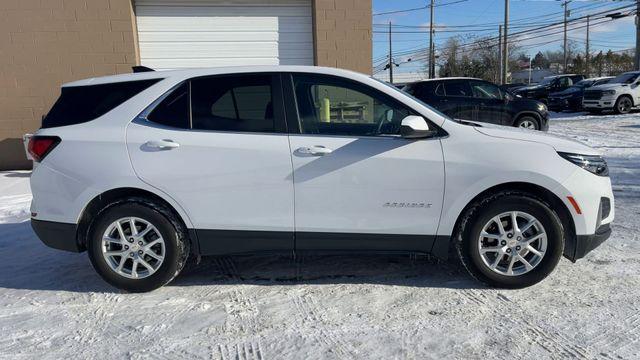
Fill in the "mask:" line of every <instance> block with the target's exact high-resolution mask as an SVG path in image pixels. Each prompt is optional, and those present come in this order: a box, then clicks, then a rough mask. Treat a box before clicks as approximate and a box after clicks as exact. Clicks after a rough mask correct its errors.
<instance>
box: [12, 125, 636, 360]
mask: <svg viewBox="0 0 640 360" xmlns="http://www.w3.org/2000/svg"><path fill="white" fill-rule="evenodd" d="M549 132H550V133H553V134H558V135H564V136H568V137H571V138H574V139H577V140H579V141H582V142H585V143H587V144H589V145H591V146H593V147H595V148H598V149H599V150H601V151H602V152H603V153H604V155H605V157H606V159H607V161H608V162H609V165H610V168H611V177H612V181H613V186H614V193H615V196H616V204H615V207H616V220H615V222H614V225H613V235H612V237H611V238H610V239H609V240H608V241H607V242H605V243H604V244H603V245H602V246H600V247H599V248H598V249H596V250H595V251H593V252H592V253H590V254H589V255H588V256H587V257H586V258H584V259H582V260H580V261H578V262H577V263H575V264H572V263H571V262H570V261H568V260H566V259H563V260H562V261H561V262H560V264H559V266H558V268H557V270H556V271H555V272H554V273H553V274H552V275H551V276H550V277H549V278H548V279H547V280H545V281H544V282H542V283H541V284H538V285H536V286H533V287H531V288H528V289H523V290H495V289H489V288H485V287H483V286H481V285H479V284H478V283H477V282H475V281H474V280H472V279H470V278H469V277H468V276H467V275H466V273H465V272H464V270H462V269H460V268H459V267H457V266H455V265H454V264H448V263H440V262H437V261H435V260H432V259H429V258H427V257H424V256H417V257H410V256H336V255H333V256H298V257H296V258H295V259H294V258H292V257H286V256H278V257H274V256H260V257H258V256H250V257H248V256H247V257H221V258H208V259H204V260H203V262H202V263H201V264H200V265H199V266H197V267H194V268H192V269H190V270H189V271H187V272H186V273H184V274H183V275H181V276H180V277H178V278H177V279H176V281H174V282H173V283H171V284H169V285H168V286H165V287H164V288H161V289H159V290H156V291H154V292H152V293H148V294H126V293H122V292H120V291H118V290H116V289H114V288H112V287H110V286H108V285H106V283H104V282H103V281H102V280H101V279H100V278H99V277H98V275H97V274H96V273H95V272H94V270H93V268H92V267H91V264H90V263H89V260H88V258H87V255H86V253H83V254H73V253H66V252H60V251H56V250H53V249H49V248H47V247H45V245H43V244H42V243H41V242H40V241H39V240H38V239H37V238H36V236H35V234H34V233H33V231H32V230H31V227H30V225H29V213H28V207H29V202H30V199H31V195H30V192H29V187H28V180H29V179H28V176H29V173H27V172H4V173H0V334H1V336H0V358H6V359H21V358H24V359H27V358H29V359H31V358H40V359H61V358H84V359H89V358H134V359H138V358H190V359H191V358H214V359H274V358H296V359H319V358H323V359H324V358H340V359H343V358H379V359H393V358H415V359H424V358H437V359H440V358H457V359H460V358H496V359H503V358H504V359H506V358H513V357H517V358H529V359H540V358H565V357H571V358H579V359H582V358H586V359H593V358H605V359H608V358H611V359H638V358H640V239H639V238H640V114H638V113H636V114H631V115H620V116H614V115H605V116H588V115H581V114H555V115H554V119H553V120H552V121H551V125H550V131H549ZM522 156H532V154H522Z"/></svg>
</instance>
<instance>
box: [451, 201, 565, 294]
mask: <svg viewBox="0 0 640 360" xmlns="http://www.w3.org/2000/svg"><path fill="white" fill-rule="evenodd" d="M508 211H523V212H526V213H528V214H531V215H532V216H534V217H535V218H536V219H538V220H539V221H540V223H541V224H542V226H543V227H544V229H545V232H546V234H547V251H546V253H545V254H544V256H543V257H542V259H541V260H540V263H539V264H538V265H537V266H536V267H534V268H533V269H532V270H531V271H529V272H527V273H524V274H522V275H516V276H508V275H502V274H499V273H497V272H494V271H492V270H491V269H490V268H489V266H487V265H485V264H484V262H483V261H482V258H481V256H480V251H479V246H478V238H479V236H480V232H481V231H482V228H483V226H484V225H485V224H486V223H487V222H489V221H490V219H492V218H493V217H495V216H496V215H498V214H501V213H504V212H508ZM455 239H456V250H457V252H458V256H459V258H460V261H461V262H462V264H463V265H464V267H465V268H466V269H467V271H468V272H469V274H471V276H473V277H474V278H476V279H477V280H479V281H481V282H482V283H485V284H487V285H489V286H493V287H500V288H510V289H517V288H524V287H527V286H531V285H533V284H536V283H538V282H540V281H542V280H543V279H544V278H546V277H547V276H548V275H549V274H550V273H551V272H552V271H553V270H554V269H555V267H556V265H557V264H558V262H559V261H560V258H561V257H562V253H563V250H564V231H563V227H562V223H561V222H560V219H559V218H558V216H557V214H556V213H555V212H554V211H553V210H551V208H550V207H549V205H548V204H546V203H545V202H543V201H542V200H540V199H538V198H536V197H535V196H533V195H530V194H526V193H521V192H500V193H497V194H495V195H492V196H489V197H487V198H485V199H482V200H481V201H479V202H477V203H475V204H473V205H472V206H471V207H470V208H469V209H468V210H467V212H466V213H465V214H464V216H463V218H462V221H461V222H460V224H459V227H458V231H457V235H456V238H455Z"/></svg>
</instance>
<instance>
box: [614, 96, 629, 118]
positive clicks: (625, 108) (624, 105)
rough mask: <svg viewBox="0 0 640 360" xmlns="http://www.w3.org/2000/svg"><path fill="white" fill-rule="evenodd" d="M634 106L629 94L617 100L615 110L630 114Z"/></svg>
mask: <svg viewBox="0 0 640 360" xmlns="http://www.w3.org/2000/svg"><path fill="white" fill-rule="evenodd" d="M632 107H633V101H632V100H631V98H629V97H628V96H621V97H619V98H618V100H617V101H616V105H615V107H614V110H615V111H616V113H617V114H628V113H629V112H631V108H632Z"/></svg>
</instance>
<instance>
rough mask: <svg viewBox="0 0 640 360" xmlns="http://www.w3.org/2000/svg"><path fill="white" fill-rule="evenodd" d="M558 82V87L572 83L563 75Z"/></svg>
mask: <svg viewBox="0 0 640 360" xmlns="http://www.w3.org/2000/svg"><path fill="white" fill-rule="evenodd" d="M558 84H559V85H560V87H569V86H571V85H573V81H571V78H568V77H563V78H560V81H558Z"/></svg>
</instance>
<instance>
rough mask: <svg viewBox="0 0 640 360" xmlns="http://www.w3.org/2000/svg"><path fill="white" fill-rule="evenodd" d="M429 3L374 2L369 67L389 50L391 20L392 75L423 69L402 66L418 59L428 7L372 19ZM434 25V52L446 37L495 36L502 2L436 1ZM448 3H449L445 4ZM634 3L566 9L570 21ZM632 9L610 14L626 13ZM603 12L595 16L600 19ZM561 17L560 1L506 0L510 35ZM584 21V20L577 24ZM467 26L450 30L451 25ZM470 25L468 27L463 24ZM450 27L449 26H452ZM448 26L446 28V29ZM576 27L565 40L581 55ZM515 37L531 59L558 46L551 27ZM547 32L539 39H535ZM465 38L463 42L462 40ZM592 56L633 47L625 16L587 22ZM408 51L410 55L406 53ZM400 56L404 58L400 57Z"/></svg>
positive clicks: (617, 0) (580, 30)
mask: <svg viewBox="0 0 640 360" xmlns="http://www.w3.org/2000/svg"><path fill="white" fill-rule="evenodd" d="M428 2H429V0H396V1H389V0H387V1H383V0H373V14H374V16H373V24H374V25H373V31H374V34H373V60H374V61H373V64H374V71H375V70H376V69H375V68H376V65H378V64H380V63H381V62H383V61H385V58H387V54H388V51H389V43H388V41H389V40H388V25H386V24H388V23H389V22H391V23H392V24H393V25H394V27H393V28H392V32H393V35H392V39H393V44H392V46H393V52H394V54H396V53H399V54H398V55H394V60H395V62H396V63H401V64H400V66H399V67H397V68H396V70H395V71H396V72H410V71H416V70H422V69H423V68H424V63H423V62H421V61H416V59H415V58H414V59H413V61H411V62H406V61H407V59H408V58H411V57H417V58H419V57H420V54H421V53H420V52H419V53H418V54H415V53H413V54H411V53H410V52H412V51H413V52H415V51H416V49H417V51H420V49H421V48H426V47H428V45H429V36H428V28H427V27H426V26H428V25H429V9H421V10H416V11H409V12H402V13H394V14H383V15H377V16H376V15H375V14H379V13H385V12H389V11H396V10H405V9H413V8H420V7H424V6H425V5H427V4H428ZM435 3H436V7H434V10H435V16H434V23H435V24H436V26H437V29H438V30H440V32H439V33H438V32H436V35H435V37H434V39H435V44H436V49H438V48H439V46H441V45H443V44H444V42H445V41H446V39H447V38H449V37H453V36H460V37H461V38H462V39H461V42H462V43H465V42H469V41H471V40H469V39H470V38H469V36H491V37H495V36H497V35H498V24H502V23H503V22H504V0H436V1H435ZM448 3H452V4H450V5H447V4H448ZM633 4H634V1H633V0H573V1H571V2H570V3H569V6H568V7H569V10H570V11H571V13H570V17H569V19H572V18H578V17H582V16H585V15H588V14H596V13H601V12H606V13H605V14H608V13H611V12H609V11H608V10H609V9H615V8H618V7H622V6H629V5H633ZM630 10H633V9H632V8H629V9H623V10H616V11H613V12H629V11H630ZM603 15H604V14H601V15H598V16H603ZM562 19H563V15H562V2H561V1H558V0H510V22H511V24H512V26H513V28H512V29H511V30H510V33H515V32H517V31H523V30H526V28H525V27H524V26H529V25H531V26H533V25H536V24H539V25H540V26H549V24H552V23H556V22H560V21H562ZM581 21H583V20H581ZM461 25H464V26H467V28H459V27H458V28H455V26H461ZM469 25H472V26H473V27H472V28H469V27H468V26H469ZM452 26H453V27H452ZM447 27H449V28H447ZM571 27H575V28H576V29H574V30H570V31H569V32H568V37H569V39H570V40H573V41H575V44H576V46H577V49H578V50H579V51H581V52H584V51H585V44H586V40H585V39H586V28H585V24H583V23H577V22H576V23H574V24H573V25H570V26H569V29H571ZM541 31H542V32H536V33H529V34H521V35H519V39H520V41H519V44H520V45H521V46H522V50H521V52H523V53H526V54H528V55H531V56H534V55H535V54H536V53H537V52H538V51H545V50H561V49H562V43H563V34H562V26H559V27H558V28H557V30H556V29H555V28H552V29H551V30H546V32H544V31H543V30H541ZM541 34H546V36H544V37H541V36H539V35H541ZM465 39H467V40H465ZM590 47H591V51H590V52H591V53H593V52H597V51H599V50H605V51H606V50H608V49H611V50H613V51H616V50H622V49H628V48H633V47H635V24H634V17H633V16H627V17H624V18H621V19H617V20H613V21H612V20H609V19H595V20H594V19H592V21H591V27H590ZM407 53H409V54H407ZM403 54H405V55H403Z"/></svg>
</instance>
